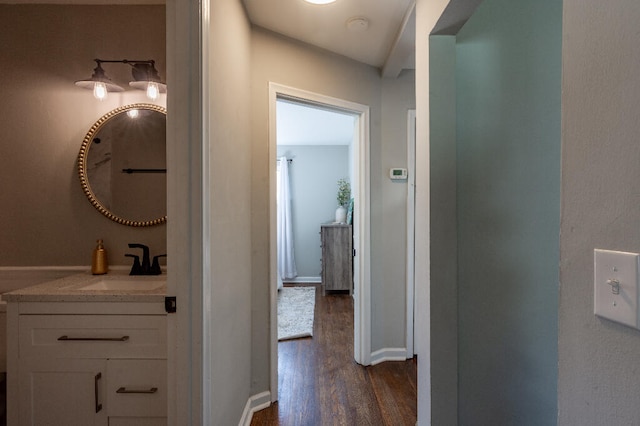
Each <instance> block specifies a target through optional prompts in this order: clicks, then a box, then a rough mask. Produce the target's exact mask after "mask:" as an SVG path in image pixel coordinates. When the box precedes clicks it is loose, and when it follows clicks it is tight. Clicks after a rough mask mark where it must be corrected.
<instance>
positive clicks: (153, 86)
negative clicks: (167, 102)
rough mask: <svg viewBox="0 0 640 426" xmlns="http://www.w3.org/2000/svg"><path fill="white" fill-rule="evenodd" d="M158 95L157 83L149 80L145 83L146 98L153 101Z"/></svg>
mask: <svg viewBox="0 0 640 426" xmlns="http://www.w3.org/2000/svg"><path fill="white" fill-rule="evenodd" d="M158 95H160V88H159V87H158V83H155V82H153V81H150V82H149V84H148V85H147V98H149V99H151V100H152V101H155V100H156V99H158Z"/></svg>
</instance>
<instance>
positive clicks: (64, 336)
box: [7, 302, 167, 426]
mask: <svg viewBox="0 0 640 426" xmlns="http://www.w3.org/2000/svg"><path fill="white" fill-rule="evenodd" d="M7 319H8V339H9V340H8V341H9V344H8V360H7V361H8V376H7V380H8V391H7V396H8V401H7V402H8V424H9V425H12V426H14V425H15V426H18V425H19V426H27V425H28V426H36V425H38V426H41V425H52V426H57V425H60V426H74V425H77V426H88V425H109V426H132V425H136V426H152V425H153V426H159V425H166V424H167V419H166V416H167V367H166V355H167V325H166V313H165V312H164V305H163V304H162V303H159V302H155V303H136V302H97V303H92V302H16V303H9V304H8V316H7Z"/></svg>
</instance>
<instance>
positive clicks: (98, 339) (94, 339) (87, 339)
mask: <svg viewBox="0 0 640 426" xmlns="http://www.w3.org/2000/svg"><path fill="white" fill-rule="evenodd" d="M58 340H60V341H63V342H70V341H75V342H82V341H84V342H126V341H127V340H129V336H122V337H69V336H66V335H65V336H60V337H58Z"/></svg>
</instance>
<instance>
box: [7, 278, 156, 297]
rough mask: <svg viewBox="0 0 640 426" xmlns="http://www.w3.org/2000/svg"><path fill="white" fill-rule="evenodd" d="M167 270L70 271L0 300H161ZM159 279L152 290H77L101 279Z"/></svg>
mask: <svg viewBox="0 0 640 426" xmlns="http://www.w3.org/2000/svg"><path fill="white" fill-rule="evenodd" d="M166 278H167V276H166V274H162V275H136V276H129V275H128V274H127V273H126V272H124V271H109V273H108V274H105V275H92V274H91V273H90V272H86V273H82V274H75V275H70V276H68V277H65V278H60V279H58V280H55V281H49V282H46V283H42V284H38V285H35V286H31V287H25V288H22V289H19V290H15V291H11V292H9V293H4V294H3V295H2V300H3V301H7V302H9V303H12V302H164V298H165V296H166V294H167V286H166ZM122 279H127V280H136V281H158V280H163V281H165V284H164V285H163V286H162V287H160V288H156V289H153V290H129V289H127V290H80V288H81V287H84V286H86V285H88V284H92V283H96V282H99V281H103V280H122Z"/></svg>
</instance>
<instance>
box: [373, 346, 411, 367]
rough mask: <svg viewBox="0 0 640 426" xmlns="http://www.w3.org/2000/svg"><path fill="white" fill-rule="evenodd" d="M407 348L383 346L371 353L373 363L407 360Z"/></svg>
mask: <svg viewBox="0 0 640 426" xmlns="http://www.w3.org/2000/svg"><path fill="white" fill-rule="evenodd" d="M406 360H407V348H382V349H379V350H377V351H375V352H372V353H371V365H376V364H380V363H381V362H385V361H406Z"/></svg>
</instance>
